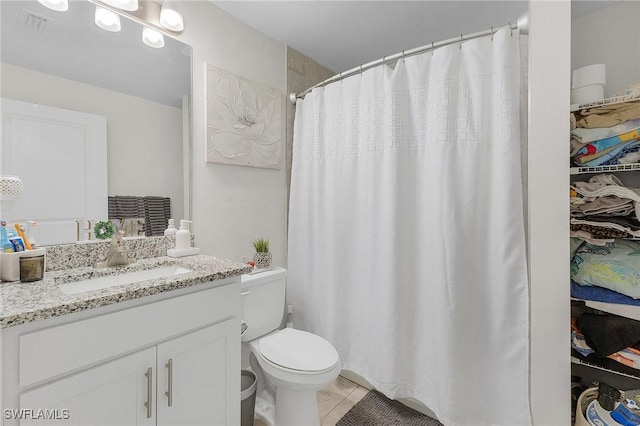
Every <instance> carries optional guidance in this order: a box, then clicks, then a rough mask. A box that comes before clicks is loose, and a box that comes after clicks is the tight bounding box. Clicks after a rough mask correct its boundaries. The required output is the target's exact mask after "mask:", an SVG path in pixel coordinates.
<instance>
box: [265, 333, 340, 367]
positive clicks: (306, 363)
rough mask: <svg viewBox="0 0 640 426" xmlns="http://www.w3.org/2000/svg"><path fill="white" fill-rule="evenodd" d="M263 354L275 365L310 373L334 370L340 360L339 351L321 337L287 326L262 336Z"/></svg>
mask: <svg viewBox="0 0 640 426" xmlns="http://www.w3.org/2000/svg"><path fill="white" fill-rule="evenodd" d="M258 349H259V351H260V355H262V357H263V358H264V359H265V360H266V361H268V362H269V363H271V364H273V365H274V366H277V367H280V368H284V369H287V370H295V371H299V372H307V373H322V372H325V371H327V370H331V369H332V368H334V367H335V365H336V363H338V362H339V357H338V352H337V351H336V349H335V348H334V347H333V345H331V343H329V342H327V341H326V340H325V339H323V338H322V337H320V336H316V335H315V334H312V333H308V332H306V331H301V330H296V329H293V328H285V329H282V330H280V331H278V332H276V333H273V334H270V335H268V336H265V337H263V338H261V339H260V342H259V344H258Z"/></svg>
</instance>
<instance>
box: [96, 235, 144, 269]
mask: <svg viewBox="0 0 640 426" xmlns="http://www.w3.org/2000/svg"><path fill="white" fill-rule="evenodd" d="M123 237H124V231H118V232H117V233H116V235H114V236H113V238H112V239H111V247H110V248H109V253H107V258H106V259H105V260H104V261H102V262H98V263H96V265H95V267H96V268H109V267H112V266H123V265H128V264H130V263H134V262H135V261H136V260H135V259H133V258H130V257H129V256H128V255H127V247H126V246H125V245H124V240H123Z"/></svg>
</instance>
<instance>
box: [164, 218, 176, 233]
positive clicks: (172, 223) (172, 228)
mask: <svg viewBox="0 0 640 426" xmlns="http://www.w3.org/2000/svg"><path fill="white" fill-rule="evenodd" d="M176 232H178V230H177V229H176V224H175V221H174V220H173V219H169V225H168V226H167V229H165V230H164V235H165V236H169V235H176Z"/></svg>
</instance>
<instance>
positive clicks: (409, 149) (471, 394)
mask: <svg viewBox="0 0 640 426" xmlns="http://www.w3.org/2000/svg"><path fill="white" fill-rule="evenodd" d="M519 97H520V50H519V41H518V32H517V31H513V33H511V32H510V31H509V30H501V31H499V32H498V33H496V34H495V36H494V37H493V40H492V39H491V37H483V38H479V39H475V40H471V41H468V42H464V43H463V44H462V45H461V46H460V44H459V43H456V44H453V45H449V46H446V47H443V48H440V49H438V50H436V51H435V52H434V53H433V55H432V54H431V53H426V54H422V55H419V56H414V57H411V58H406V59H405V60H400V61H398V62H397V63H396V64H395V65H394V66H393V67H390V66H384V67H378V68H375V69H372V70H369V71H366V72H364V73H363V74H361V75H356V76H353V77H350V78H348V79H345V80H343V81H341V82H337V83H334V84H331V85H329V86H326V87H325V88H322V89H315V90H313V91H312V92H311V93H310V94H308V95H307V96H306V98H305V99H304V100H299V101H298V105H297V109H296V117H295V125H294V146H293V170H292V179H291V201H290V210H289V250H288V252H289V255H288V267H289V276H288V288H289V292H288V297H289V303H292V304H293V305H294V312H295V314H294V322H295V325H296V327H297V328H302V329H307V330H310V331H313V332H315V333H317V334H319V335H321V336H323V337H325V338H326V339H328V340H329V341H330V342H331V343H333V345H334V346H335V347H336V349H337V350H338V352H339V354H340V358H341V360H342V362H343V368H344V369H346V370H351V371H353V372H355V373H357V374H359V375H361V376H363V377H364V378H365V379H367V380H368V381H369V382H371V383H372V384H373V385H374V386H375V387H376V388H377V389H378V390H380V391H381V392H383V393H384V394H385V395H387V396H388V397H391V398H401V397H413V398H416V399H418V400H419V401H421V402H423V403H424V404H426V405H427V406H428V407H429V408H431V409H432V410H433V411H434V412H435V414H436V415H437V416H438V418H439V419H440V421H441V422H443V423H444V424H445V425H470V426H479V425H508V426H515V425H528V424H530V423H531V420H530V413H529V393H528V386H529V376H528V374H529V373H528V372H529V346H528V345H529V343H528V342H529V322H528V283H527V271H526V255H525V231H524V225H523V208H522V181H521V175H520V173H521V165H520V159H521V156H520V150H521V146H520V125H519V120H520V118H519V106H520V98H519Z"/></svg>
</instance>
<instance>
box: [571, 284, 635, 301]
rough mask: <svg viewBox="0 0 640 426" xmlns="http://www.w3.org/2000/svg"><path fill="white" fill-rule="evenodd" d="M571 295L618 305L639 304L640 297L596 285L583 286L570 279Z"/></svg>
mask: <svg viewBox="0 0 640 426" xmlns="http://www.w3.org/2000/svg"><path fill="white" fill-rule="evenodd" d="M571 297H574V298H576V299H582V300H593V301H595V302H604V303H617V304H620V305H633V306H640V299H634V298H633V297H629V296H626V295H624V294H622V293H618V292H617V291H613V290H609V289H608V288H603V287H597V286H583V285H580V284H578V283H577V282H575V281H573V280H571Z"/></svg>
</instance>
